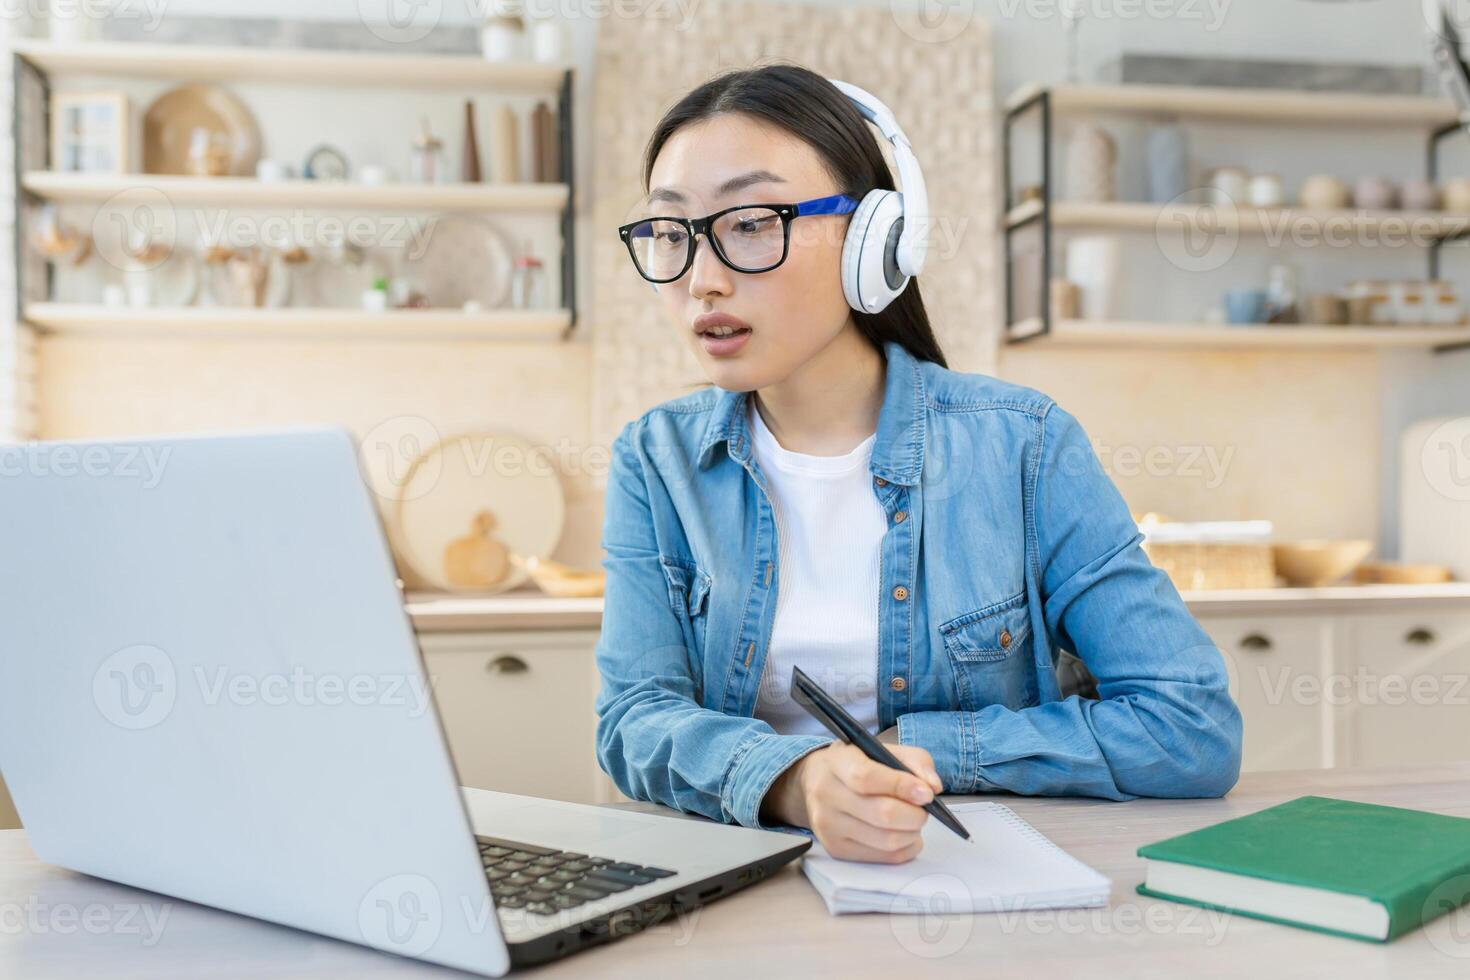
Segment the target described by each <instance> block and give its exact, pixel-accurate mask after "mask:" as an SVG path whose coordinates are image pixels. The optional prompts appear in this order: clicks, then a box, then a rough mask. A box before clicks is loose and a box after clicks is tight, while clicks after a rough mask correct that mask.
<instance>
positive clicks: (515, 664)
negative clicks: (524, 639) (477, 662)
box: [485, 653, 531, 674]
mask: <svg viewBox="0 0 1470 980" xmlns="http://www.w3.org/2000/svg"><path fill="white" fill-rule="evenodd" d="M485 669H486V670H488V671H489V672H490V673H492V674H524V673H525V672H526V671H528V670H530V669H531V668H530V667H528V666H526V662H525V661H524V660H522V659H521V658H520V657H517V656H516V655H515V654H513V653H502V654H501V655H500V656H498V657H496V658H495V659H494V660H491V661H490V662H489V663H488V664H486V665H485Z"/></svg>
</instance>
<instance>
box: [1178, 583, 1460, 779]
mask: <svg viewBox="0 0 1470 980" xmlns="http://www.w3.org/2000/svg"><path fill="white" fill-rule="evenodd" d="M1278 605H1279V604H1278ZM1195 615H1196V617H1197V618H1198V620H1199V622H1200V625H1201V626H1203V627H1204V629H1205V631H1206V632H1207V633H1208V634H1209V635H1210V637H1211V639H1213V640H1214V641H1215V644H1216V645H1217V646H1218V647H1219V648H1220V651H1221V653H1222V654H1223V655H1224V657H1225V663H1226V669H1227V671H1228V672H1229V673H1230V682H1231V683H1230V689H1231V693H1232V695H1233V696H1234V697H1235V699H1236V702H1237V704H1239V706H1240V711H1241V716H1242V719H1243V721H1244V724H1245V736H1244V746H1243V758H1242V761H1241V768H1242V770H1244V771H1258V770H1270V769H1298V768H1329V767H1333V766H1405V765H1419V764H1426V765H1427V764H1430V763H1436V762H1453V761H1464V760H1467V759H1470V602H1464V603H1458V604H1454V605H1450V604H1447V603H1437V604H1428V603H1425V604H1419V605H1416V604H1414V603H1412V602H1406V603H1404V604H1401V605H1398V606H1393V607H1389V606H1385V605H1375V606H1373V607H1372V608H1371V609H1364V610H1361V611H1354V610H1352V609H1350V608H1349V609H1343V608H1312V607H1310V606H1308V607H1306V608H1300V609H1297V610H1289V609H1282V608H1273V609H1270V610H1269V611H1253V612H1243V611H1239V610H1230V609H1228V608H1226V607H1225V604H1214V603H1212V604H1211V608H1209V609H1208V610H1206V611H1201V610H1199V609H1196V610H1195Z"/></svg>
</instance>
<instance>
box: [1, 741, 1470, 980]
mask: <svg viewBox="0 0 1470 980" xmlns="http://www.w3.org/2000/svg"><path fill="white" fill-rule="evenodd" d="M1311 793H1315V794H1320V795H1325V796H1339V797H1343V798H1346V799H1354V800H1362V801H1364V802H1370V803H1385V804H1390V805H1396V806H1409V807H1418V808H1422V809H1426V810H1433V811H1436V812H1440V813H1447V814H1452V815H1456V816H1470V762H1467V763H1460V764H1456V765H1449V766H1435V767H1429V768H1422V769H1397V770H1352V769H1336V770H1320V771H1311V772H1296V773H1258V774H1253V775H1247V776H1245V777H1243V778H1242V779H1241V782H1240V784H1239V785H1238V786H1237V787H1236V788H1235V789H1234V790H1233V791H1232V792H1231V793H1230V795H1229V796H1227V797H1226V798H1224V799H1220V800H1135V801H1131V802H1128V803H1112V802H1107V801H1102V800H1082V799H1039V798H1023V797H1011V796H1004V795H1001V796H988V797H986V798H987V799H998V800H1000V801H1001V802H1004V803H1005V804H1006V805H1008V806H1010V807H1012V808H1013V809H1014V810H1016V811H1017V812H1018V813H1019V814H1020V815H1021V816H1022V817H1024V818H1025V819H1026V820H1027V821H1029V822H1030V823H1031V824H1032V825H1033V826H1034V827H1036V829H1038V830H1039V831H1041V832H1042V833H1044V834H1046V835H1047V836H1048V837H1050V838H1051V839H1052V840H1054V841H1056V842H1057V843H1058V844H1059V845H1061V846H1062V847H1064V848H1066V849H1067V850H1068V851H1070V852H1071V853H1073V854H1074V855H1076V856H1077V857H1078V858H1080V859H1081V860H1083V861H1085V862H1087V863H1088V864H1090V865H1092V866H1093V867H1095V868H1097V869H1098V870H1099V871H1101V872H1103V873H1104V874H1106V875H1108V876H1109V877H1110V878H1111V879H1112V881H1113V893H1112V899H1111V901H1110V903H1109V905H1108V907H1107V908H1102V909H1070V910H1056V911H1047V912H1029V913H1018V914H1009V915H1008V914H992V915H975V916H969V915H965V916H955V917H950V918H929V919H927V920H926V919H925V918H923V917H919V916H892V917H890V916H885V915H845V916H837V917H834V916H830V915H828V914H827V911H826V908H825V906H823V904H822V902H821V899H820V898H818V897H817V894H816V892H815V891H813V890H812V889H811V887H810V886H809V885H808V884H807V882H806V879H805V877H804V876H803V875H802V874H801V873H800V871H799V870H797V868H796V867H795V866H790V867H787V868H785V869H783V870H782V871H781V872H780V873H779V874H777V875H776V876H775V877H773V878H771V879H769V880H767V881H766V882H764V883H762V884H760V885H757V886H755V887H752V888H748V889H746V890H744V891H742V892H738V893H736V894H734V895H732V896H730V897H728V898H725V899H721V900H719V901H717V902H715V903H714V904H712V905H709V906H707V907H705V908H703V909H698V910H696V911H694V912H693V913H690V914H689V915H687V916H685V917H683V918H682V919H675V920H672V921H671V922H668V923H664V924H661V925H659V926H656V927H654V928H653V929H651V930H649V931H646V932H643V933H640V934H638V935H635V936H632V937H629V938H627V939H623V940H620V941H618V942H615V943H613V944H611V945H608V946H602V947H598V948H595V949H592V950H588V951H586V952H583V953H579V954H577V955H575V956H572V957H569V958H567V959H564V960H560V961H558V962H556V963H552V964H548V965H546V966H543V967H540V968H537V969H534V970H530V971H526V974H527V975H530V974H534V975H536V976H556V977H561V976H568V977H571V976H597V977H637V978H640V980H646V978H648V977H657V976H668V975H670V974H671V973H672V972H673V971H681V972H683V973H685V974H687V975H689V976H697V977H700V978H701V980H706V978H721V977H731V978H737V977H738V978H740V980H752V978H754V980H767V978H770V980H775V978H780V977H790V976H834V975H839V971H840V974H842V975H846V976H847V977H883V978H885V980H891V978H901V977H911V976H915V975H917V974H918V973H919V972H920V971H922V972H923V974H924V975H925V976H929V975H946V976H963V977H966V978H970V980H973V978H975V977H980V976H988V977H1018V976H1024V977H1028V978H1035V980H1047V978H1050V977H1063V976H1064V977H1067V978H1068V980H1089V978H1098V980H1104V978H1106V980H1113V978H1116V977H1125V976H1126V977H1130V978H1152V977H1157V978H1168V980H1176V978H1179V977H1188V978H1189V980H1203V978H1209V977H1221V978H1224V977H1229V978H1231V980H1239V978H1240V977H1242V976H1247V977H1250V976H1256V977H1260V978H1262V980H1265V978H1271V980H1276V978H1297V977H1300V978H1308V977H1311V978H1316V977H1318V976H1328V977H1333V978H1334V980H1352V978H1360V977H1384V978H1393V980H1401V978H1420V977H1446V978H1449V977H1464V976H1467V975H1470V908H1461V909H1459V910H1458V911H1457V912H1455V913H1451V914H1450V915H1448V916H1445V917H1442V918H1441V919H1439V920H1437V921H1435V922H1433V923H1431V924H1430V925H1429V926H1427V927H1426V928H1424V929H1421V930H1417V931H1415V932H1412V933H1410V934H1408V935H1406V936H1404V937H1402V938H1400V939H1399V940H1397V941H1395V942H1393V943H1390V944H1378V943H1370V942H1362V941H1358V940H1352V939H1343V938H1339V937H1334V936H1327V935H1323V934H1320V933H1316V932H1311V931H1308V930H1303V929H1294V928H1290V927H1287V926H1281V925H1274V924H1272V923H1267V922H1261V921H1258V920H1254V919H1249V918H1245V917H1242V916H1230V915H1226V914H1224V913H1215V912H1209V911H1206V910H1203V909H1196V908H1194V907H1191V906H1186V905H1179V904H1174V903H1170V902H1161V901H1155V900H1153V899H1149V898H1145V897H1144V896H1141V895H1138V894H1137V893H1136V892H1135V891H1134V886H1135V885H1137V884H1138V883H1139V881H1141V880H1142V867H1143V862H1142V860H1141V859H1140V858H1138V857H1136V856H1135V854H1134V852H1135V851H1136V849H1137V848H1138V847H1139V846H1140V845H1142V844H1145V843H1147V842H1149V841H1153V840H1158V839H1161V838H1164V837H1168V836H1171V835H1173V834H1177V833H1183V832H1185V831H1188V830H1193V829H1195V828H1198V827H1201V826H1204V825H1205V824H1209V823H1214V822H1216V821H1219V820H1223V819H1226V818H1229V817H1233V816H1239V815H1242V814H1245V813H1251V812H1254V811H1256V810H1259V809H1261V808H1263V807H1267V806H1271V805H1273V804H1275V803H1279V802H1282V801H1284V800H1288V799H1292V798H1294V797H1297V796H1301V795H1305V794H1311ZM221 846H229V842H228V841H221ZM202 976H209V977H212V978H214V977H221V978H235V977H238V978H242V980H243V978H260V977H264V978H278V977H293V978H303V977H328V976H351V977H364V978H378V977H409V976H443V977H446V978H447V977H457V976H465V974H460V973H457V972H455V971H452V970H446V969H441V968H437V967H430V966H428V965H426V964H420V963H416V962H413V961H409V960H403V959H398V958H396V957H393V956H389V955H386V954H381V953H376V952H373V951H371V950H367V949H363V948H359V947H356V946H352V945H350V944H347V943H341V942H337V941H334V940H329V939H322V938H319V937H316V936H312V935H310V934H307V933H302V932H297V931H295V930H292V929H286V928H282V927H279V926H273V925H269V924H266V923H263V922H258V921H255V920H252V919H246V918H242V917H239V916H235V915H232V914H229V913H226V912H219V911H216V910H213V909H208V908H203V907H200V906H196V905H191V904H189V903H187V902H180V901H177V900H174V899H169V898H166V897H163V896H159V895H154V894H151V893H147V892H140V891H137V890H135V889H132V888H127V887H123V886H121V885H115V884H111V883H108V882H105V881H99V880H97V879H93V878H88V877H86V876H83V875H78V874H73V873H71V872H67V871H62V870H60V869H58V868H54V867H51V866H49V865H45V864H42V863H41V862H40V861H38V860H37V859H36V857H35V855H34V854H33V853H32V851H31V849H30V847H29V846H28V845H27V843H26V838H25V833H24V832H23V831H4V832H0V977H6V978H10V977H14V978H26V980H52V978H73V977H87V978H93V977H100V978H121V977H126V978H137V980H144V978H146V980H173V978H177V980H197V978H198V977H202Z"/></svg>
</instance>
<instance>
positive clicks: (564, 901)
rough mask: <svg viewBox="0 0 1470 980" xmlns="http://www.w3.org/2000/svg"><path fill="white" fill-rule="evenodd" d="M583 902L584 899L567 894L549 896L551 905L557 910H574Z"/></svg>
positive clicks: (559, 893) (560, 893)
mask: <svg viewBox="0 0 1470 980" xmlns="http://www.w3.org/2000/svg"><path fill="white" fill-rule="evenodd" d="M585 901H586V899H582V898H578V897H577V896H576V895H570V894H568V893H567V892H557V893H556V894H555V895H553V896H551V904H552V905H554V906H556V907H557V908H559V909H571V908H576V907H577V906H578V905H582V904H583V903H584V902H585Z"/></svg>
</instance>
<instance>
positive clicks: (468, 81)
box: [14, 41, 568, 92]
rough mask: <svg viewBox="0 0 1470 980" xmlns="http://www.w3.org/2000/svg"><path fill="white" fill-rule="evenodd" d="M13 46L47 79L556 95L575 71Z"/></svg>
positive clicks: (280, 54)
mask: <svg viewBox="0 0 1470 980" xmlns="http://www.w3.org/2000/svg"><path fill="white" fill-rule="evenodd" d="M14 49H15V52H16V54H18V55H20V57H21V58H22V59H23V60H24V61H25V62H26V63H27V64H28V65H30V66H31V67H32V68H34V69H35V70H36V71H39V72H42V73H43V74H67V75H111V76H115V77H123V78H155V79H177V80H180V81H194V82H267V83H273V84H283V85H297V84H303V83H305V84H313V85H334V86H359V87H371V88H389V89H401V88H420V89H445V90H473V89H494V90H496V91H502V92H546V91H554V90H555V89H556V87H557V86H558V85H560V84H561V81H562V79H563V77H564V76H565V75H566V72H567V71H568V69H567V68H566V67H565V66H562V65H555V64H544V63H541V62H495V61H486V60H484V59H483V58H476V57H473V56H469V55H433V56H424V55H381V54H358V53H353V52H342V51H308V50H295V51H292V50H279V49H271V48H247V47H238V48H237V47H228V48H227V47H207V46H202V45H180V44H135V43H132V42H109V41H96V42H89V43H81V44H53V43H50V42H47V41H20V42H16V43H15V44H14Z"/></svg>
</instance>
